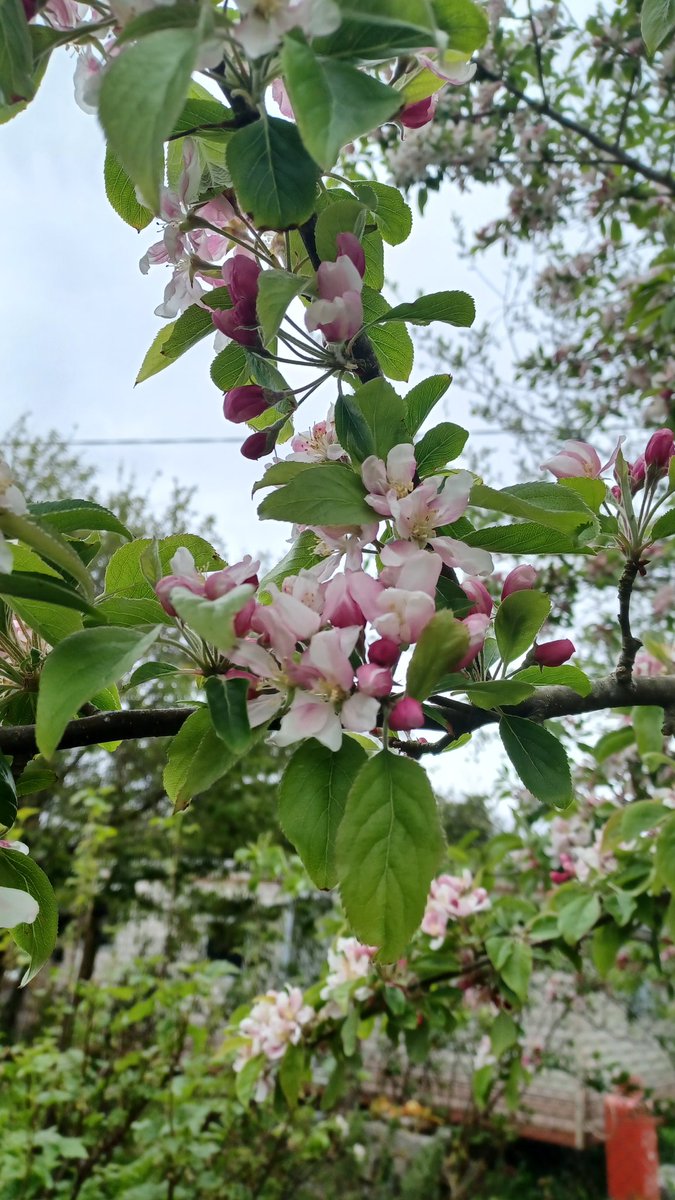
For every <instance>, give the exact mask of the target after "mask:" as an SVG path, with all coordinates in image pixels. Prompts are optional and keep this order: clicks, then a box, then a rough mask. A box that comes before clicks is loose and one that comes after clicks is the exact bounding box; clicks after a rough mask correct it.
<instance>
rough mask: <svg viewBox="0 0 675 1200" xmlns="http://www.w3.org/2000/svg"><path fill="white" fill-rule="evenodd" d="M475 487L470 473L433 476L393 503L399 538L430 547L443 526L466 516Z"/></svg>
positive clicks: (461, 472) (392, 508) (393, 513)
mask: <svg viewBox="0 0 675 1200" xmlns="http://www.w3.org/2000/svg"><path fill="white" fill-rule="evenodd" d="M472 486H473V476H472V475H471V474H470V472H469V471H458V472H457V473H456V474H455V475H448V476H445V477H442V476H440V475H432V476H431V477H430V478H429V479H425V480H424V482H423V483H421V484H420V485H419V486H418V487H416V488H415V489H414V491H412V492H410V494H409V495H405V496H403V497H401V498H395V499H393V500H392V501H391V510H392V516H393V517H394V520H395V525H396V532H397V533H398V535H399V537H402V538H409V539H411V540H413V541H416V542H418V543H419V544H420V545H424V544H426V542H428V541H429V539H430V538H431V537H432V536H433V534H434V533H435V531H436V529H437V528H438V527H439V525H446V524H448V523H452V522H453V521H456V520H457V519H458V518H459V517H461V516H462V514H463V513H464V511H465V509H466V506H467V504H468V502H469V493H470V491H471V488H472Z"/></svg>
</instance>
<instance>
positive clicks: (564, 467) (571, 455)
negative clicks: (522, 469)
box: [542, 429, 675, 501]
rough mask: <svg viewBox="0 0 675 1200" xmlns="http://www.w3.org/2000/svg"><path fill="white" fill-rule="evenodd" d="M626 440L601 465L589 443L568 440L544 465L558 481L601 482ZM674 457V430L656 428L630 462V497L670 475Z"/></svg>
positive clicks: (616, 490)
mask: <svg viewBox="0 0 675 1200" xmlns="http://www.w3.org/2000/svg"><path fill="white" fill-rule="evenodd" d="M622 441H623V438H620V439H619V441H618V442H617V444H616V446H615V448H614V450H613V452H612V454H611V455H610V457H609V459H608V460H607V462H606V463H604V464H603V463H602V461H601V459H600V456H599V454H598V452H597V450H595V449H594V447H593V446H591V445H590V444H589V443H588V442H580V441H573V440H571V441H567V442H565V443H564V444H563V448H562V450H561V451H559V452H558V454H554V455H553V457H552V458H549V459H547V461H546V462H544V463H542V467H543V468H544V469H545V470H547V471H551V473H552V474H553V475H555V477H556V479H600V478H601V476H603V475H605V474H606V473H607V472H608V471H610V470H611V469H612V467H614V464H615V463H616V460H617V456H618V453H619V450H620V447H621V442H622ZM674 454H675V435H673V432H672V430H671V429H657V430H656V432H655V433H653V434H652V436H651V437H650V439H649V441H648V442H647V445H646V447H645V449H644V452H643V453H642V454H639V455H638V457H637V458H636V459H635V462H633V463H628V464H627V467H628V476H629V480H630V489H631V494H633V495H634V494H635V493H636V492H639V491H640V490H641V489H642V488H643V487H645V484H646V483H649V482H656V481H658V480H659V479H662V478H663V476H664V475H666V474H667V472H668V466H669V464H670V460H671V458H672V457H673V455H674ZM612 494H613V496H614V498H615V500H617V501H620V500H621V488H620V484H619V481H617V484H616V485H615V486H614V487H613V488H612Z"/></svg>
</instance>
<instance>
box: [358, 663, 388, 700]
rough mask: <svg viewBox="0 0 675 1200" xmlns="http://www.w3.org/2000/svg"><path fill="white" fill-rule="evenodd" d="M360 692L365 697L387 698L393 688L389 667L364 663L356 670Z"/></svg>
mask: <svg viewBox="0 0 675 1200" xmlns="http://www.w3.org/2000/svg"><path fill="white" fill-rule="evenodd" d="M356 679H357V682H358V686H359V691H360V692H365V694H366V696H378V697H381V696H388V695H389V693H390V692H391V689H392V688H393V686H394V680H393V678H392V674H391V671H390V669H389V667H378V666H377V664H376V663H364V664H363V666H362V667H357V669H356Z"/></svg>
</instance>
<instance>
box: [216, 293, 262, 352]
mask: <svg viewBox="0 0 675 1200" xmlns="http://www.w3.org/2000/svg"><path fill="white" fill-rule="evenodd" d="M211 319H212V321H213V324H214V325H215V327H216V329H219V330H220V332H221V333H224V334H225V337H229V338H232V341H233V342H239V345H240V346H260V335H259V333H258V317H257V313H256V310H255V302H253V303H251V302H250V301H248V300H239V301H238V302H237V303H236V304H235V305H234V308H224V309H223V308H217V309H214V310H213V312H212V313H211Z"/></svg>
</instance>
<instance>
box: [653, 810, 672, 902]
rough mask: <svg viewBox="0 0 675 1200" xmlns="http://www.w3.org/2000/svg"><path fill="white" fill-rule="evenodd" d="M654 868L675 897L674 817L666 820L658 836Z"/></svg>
mask: <svg viewBox="0 0 675 1200" xmlns="http://www.w3.org/2000/svg"><path fill="white" fill-rule="evenodd" d="M655 866H656V873H657V875H658V877H659V879H660V880H661V882H662V884H663V885H664V886H665V887H667V888H668V891H669V892H672V893H673V895H675V816H672V817H669V818H668V820H667V821H666V823H665V825H664V826H663V828H662V830H661V833H660V834H659V840H658V842H657V843H656V859H655Z"/></svg>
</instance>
